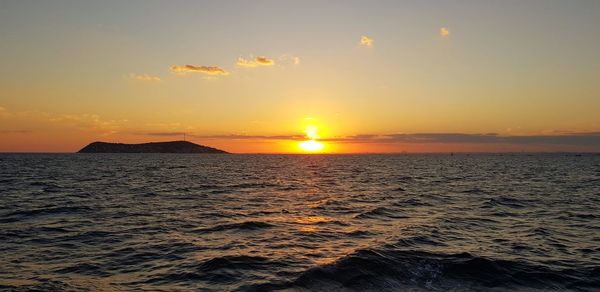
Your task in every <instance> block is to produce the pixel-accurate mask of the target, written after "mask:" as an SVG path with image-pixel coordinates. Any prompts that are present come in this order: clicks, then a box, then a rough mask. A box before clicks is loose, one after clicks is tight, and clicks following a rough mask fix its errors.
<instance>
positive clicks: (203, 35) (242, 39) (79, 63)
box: [0, 0, 600, 153]
mask: <svg viewBox="0 0 600 292" xmlns="http://www.w3.org/2000/svg"><path fill="white" fill-rule="evenodd" d="M509 2H510V1H509ZM509 2H505V1H488V0H484V1H467V0H463V1H453V2H452V3H450V2H443V3H440V2H439V1H429V0H425V1H375V2H372V1H369V2H365V1H327V2H325V3H323V1H302V2H291V1H274V0H273V1H261V2H256V3H254V2H246V1H228V2H226V3H222V2H212V3H211V2H208V3H207V2H166V1H165V2H152V1H135V0H132V1H127V2H112V1H97V2H96V3H93V2H75V3H73V2H70V1H60V0H59V1H52V2H49V1H48V2H29V1H8V2H3V3H2V4H0V6H1V7H0V8H1V9H0V39H1V40H2V42H1V43H0V58H1V60H2V64H3V66H1V67H0V152H29V151H33V152H74V151H77V150H78V149H80V148H82V147H83V146H85V145H86V144H88V143H90V142H92V141H108V142H124V143H137V142H149V141H168V140H180V139H182V136H183V135H182V133H187V137H188V140H190V141H193V142H196V143H200V144H205V145H209V146H213V147H218V148H222V149H224V150H227V151H231V152H236V153H290V152H292V153H298V152H300V153H302V152H307V151H306V150H307V149H303V148H301V147H299V146H298V144H299V143H301V142H302V141H306V140H310V137H307V133H306V132H305V131H306V129H307V127H309V126H315V127H317V128H318V137H316V138H313V139H314V140H315V141H316V142H318V141H320V142H319V143H324V144H323V145H324V147H323V149H322V150H319V151H317V152H326V153H356V152H358V153H374V152H403V151H406V152H497V151H501V152H503V151H509V152H519V151H577V152H579V151H590V152H597V151H600V134H599V133H600V115H598V113H597V112H598V109H599V108H600V98H598V97H599V94H600V83H599V82H597V77H598V72H599V70H600V58H599V57H598V54H597V48H598V47H600V33H598V28H599V27H600V18H598V17H597V15H598V13H599V12H600V2H598V1H583V0H582V1H562V2H560V1H545V0H533V1H527V2H526V3H525V2H522V1H515V2H510V3H509ZM490 133H492V134H494V135H486V134H490Z"/></svg>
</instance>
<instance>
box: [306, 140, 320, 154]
mask: <svg viewBox="0 0 600 292" xmlns="http://www.w3.org/2000/svg"><path fill="white" fill-rule="evenodd" d="M323 148H325V145H323V143H321V142H318V141H315V140H307V141H302V142H300V149H302V150H303V151H306V152H319V151H321V150H323Z"/></svg>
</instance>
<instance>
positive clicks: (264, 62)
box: [236, 56, 275, 68]
mask: <svg viewBox="0 0 600 292" xmlns="http://www.w3.org/2000/svg"><path fill="white" fill-rule="evenodd" d="M236 65H237V66H239V67H248V68H254V67H258V66H273V65H275V61H274V60H272V59H269V58H267V57H265V56H259V57H256V58H254V59H244V58H242V57H239V58H238V60H237V63H236Z"/></svg>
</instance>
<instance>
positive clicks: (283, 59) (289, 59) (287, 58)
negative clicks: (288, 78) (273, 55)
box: [279, 54, 302, 65]
mask: <svg viewBox="0 0 600 292" xmlns="http://www.w3.org/2000/svg"><path fill="white" fill-rule="evenodd" d="M279 61H280V63H283V64H293V65H298V64H300V62H301V61H302V60H300V57H298V56H294V55H288V54H283V55H281V56H280V57H279Z"/></svg>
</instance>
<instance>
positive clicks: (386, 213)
mask: <svg viewBox="0 0 600 292" xmlns="http://www.w3.org/2000/svg"><path fill="white" fill-rule="evenodd" d="M381 217H387V218H393V219H400V218H408V217H407V216H405V215H401V214H398V213H397V212H395V211H394V210H390V209H389V208H386V207H377V208H375V209H372V210H369V211H366V212H363V213H360V214H358V215H356V216H354V218H356V219H379V218H381Z"/></svg>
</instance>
